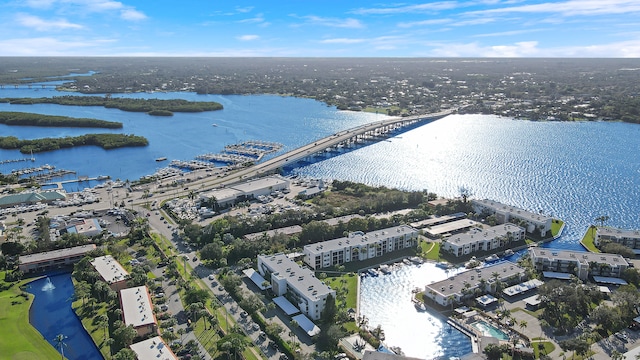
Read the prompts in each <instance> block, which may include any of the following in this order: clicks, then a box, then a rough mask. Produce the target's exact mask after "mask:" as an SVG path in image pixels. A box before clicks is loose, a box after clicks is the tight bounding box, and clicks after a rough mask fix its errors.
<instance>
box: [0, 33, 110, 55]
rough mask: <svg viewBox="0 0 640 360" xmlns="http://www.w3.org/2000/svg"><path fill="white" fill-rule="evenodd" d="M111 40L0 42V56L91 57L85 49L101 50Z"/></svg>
mask: <svg viewBox="0 0 640 360" xmlns="http://www.w3.org/2000/svg"><path fill="white" fill-rule="evenodd" d="M111 42H113V40H104V39H102V40H95V39H92V40H59V39H56V38H52V37H38V38H19V39H6V40H0V56H69V55H91V53H89V52H87V49H95V48H98V49H103V47H104V45H105V44H108V43H111Z"/></svg>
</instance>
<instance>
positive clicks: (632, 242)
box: [595, 226, 640, 255]
mask: <svg viewBox="0 0 640 360" xmlns="http://www.w3.org/2000/svg"><path fill="white" fill-rule="evenodd" d="M602 240H609V241H612V242H615V243H618V244H622V245H624V246H626V247H629V248H631V249H632V250H633V251H634V252H635V253H636V255H640V230H625V229H618V228H613V227H608V226H607V227H604V226H599V227H598V228H597V230H596V239H595V242H596V245H599V244H600V241H602Z"/></svg>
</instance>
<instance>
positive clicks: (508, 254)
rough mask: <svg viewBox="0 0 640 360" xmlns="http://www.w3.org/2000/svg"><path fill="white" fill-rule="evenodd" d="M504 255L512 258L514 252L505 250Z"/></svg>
mask: <svg viewBox="0 0 640 360" xmlns="http://www.w3.org/2000/svg"><path fill="white" fill-rule="evenodd" d="M504 255H505V256H511V255H513V250H511V249H507V250H505V251H504Z"/></svg>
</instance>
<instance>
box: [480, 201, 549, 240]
mask: <svg viewBox="0 0 640 360" xmlns="http://www.w3.org/2000/svg"><path fill="white" fill-rule="evenodd" d="M471 205H472V206H473V210H474V211H475V212H477V213H480V214H487V215H495V217H496V219H497V221H498V223H500V224H504V223H507V222H512V223H521V222H524V223H526V228H525V230H527V232H528V233H533V232H534V231H539V232H540V234H541V235H542V236H545V235H547V233H548V232H549V231H551V224H552V223H553V218H552V217H551V216H547V215H543V214H539V213H534V212H530V211H527V210H524V209H520V208H517V207H514V206H509V205H505V204H502V203H499V202H497V201H493V200H487V199H485V200H471Z"/></svg>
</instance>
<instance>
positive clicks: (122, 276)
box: [91, 255, 129, 291]
mask: <svg viewBox="0 0 640 360" xmlns="http://www.w3.org/2000/svg"><path fill="white" fill-rule="evenodd" d="M91 265H93V267H94V268H95V269H96V271H97V272H98V274H100V277H101V278H102V280H104V282H106V283H107V284H109V287H110V288H111V290H113V291H119V290H120V289H124V288H126V287H127V276H128V275H129V273H128V272H127V270H125V269H124V268H123V267H122V265H120V263H119V262H118V261H117V260H116V259H114V258H113V256H111V255H105V256H99V257H97V258H95V259H93V260H91Z"/></svg>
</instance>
